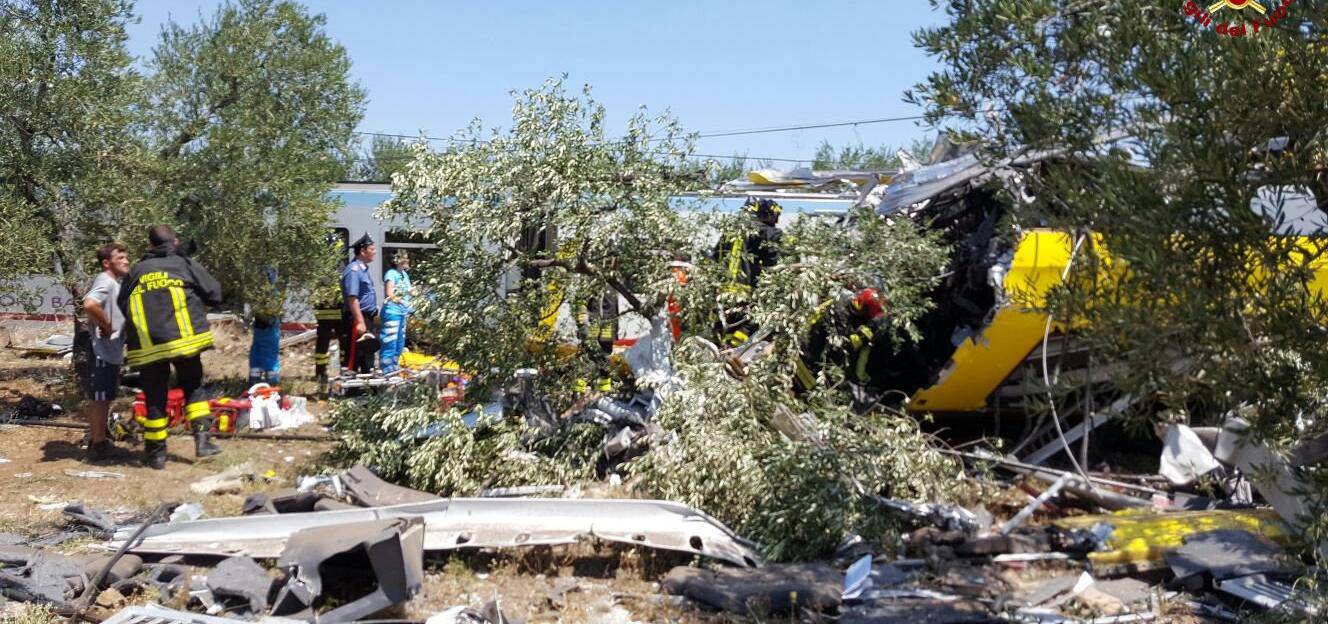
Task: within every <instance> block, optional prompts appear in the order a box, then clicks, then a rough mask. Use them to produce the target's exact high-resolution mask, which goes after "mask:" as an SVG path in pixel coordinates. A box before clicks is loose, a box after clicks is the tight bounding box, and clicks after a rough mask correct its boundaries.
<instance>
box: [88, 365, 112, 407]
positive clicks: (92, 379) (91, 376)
mask: <svg viewBox="0 0 1328 624" xmlns="http://www.w3.org/2000/svg"><path fill="white" fill-rule="evenodd" d="M119 390H120V365H119V364H111V363H108V362H106V361H105V360H102V359H101V358H97V357H93V358H92V366H91V368H90V371H89V373H88V400H90V401H113V400H115V395H116V393H117V392H119Z"/></svg>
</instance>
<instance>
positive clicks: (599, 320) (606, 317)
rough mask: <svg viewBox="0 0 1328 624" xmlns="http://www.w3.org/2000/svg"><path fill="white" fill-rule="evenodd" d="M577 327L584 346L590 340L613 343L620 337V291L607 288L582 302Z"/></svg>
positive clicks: (603, 343)
mask: <svg viewBox="0 0 1328 624" xmlns="http://www.w3.org/2000/svg"><path fill="white" fill-rule="evenodd" d="M576 329H577V338H579V339H580V340H581V343H582V347H585V345H586V344H587V343H588V342H590V341H596V342H599V343H600V344H601V345H611V344H613V341H614V340H617V339H618V292H617V291H614V290H607V291H605V292H603V293H601V294H600V295H599V296H593V297H590V298H589V299H588V300H587V301H586V302H585V303H582V304H581V306H580V309H579V310H577V313H576Z"/></svg>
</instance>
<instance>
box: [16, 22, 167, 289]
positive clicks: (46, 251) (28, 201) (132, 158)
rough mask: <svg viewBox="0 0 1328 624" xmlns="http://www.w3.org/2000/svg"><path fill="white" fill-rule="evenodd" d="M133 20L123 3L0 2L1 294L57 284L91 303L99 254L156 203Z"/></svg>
mask: <svg viewBox="0 0 1328 624" xmlns="http://www.w3.org/2000/svg"><path fill="white" fill-rule="evenodd" d="M129 12H130V4H129V3H128V2H124V1H119V0H72V1H68V2H66V1H63V0H61V1H58V2H57V1H55V0H4V1H3V2H0V59H3V61H2V62H0V83H2V84H4V85H5V87H4V88H3V89H0V289H3V290H5V291H12V289H14V288H15V287H16V283H17V280H19V279H22V278H25V277H27V276H31V275H48V276H54V277H56V278H57V280H58V282H59V284H60V285H61V286H63V287H64V288H65V289H67V290H68V291H69V293H70V295H72V296H73V298H74V299H75V300H78V299H81V295H82V293H83V291H84V289H86V288H87V285H88V283H89V282H90V276H91V275H92V274H93V273H95V272H96V269H95V265H94V262H93V256H92V253H91V252H92V249H93V248H95V246H96V245H97V244H99V243H101V242H104V241H105V240H108V239H110V238H113V237H115V236H116V234H117V230H118V226H119V225H120V224H121V223H122V222H123V220H124V217H125V215H126V214H131V213H133V212H134V211H135V210H136V209H138V208H141V207H142V206H143V204H145V203H146V202H145V198H144V197H143V193H142V186H141V180H142V178H141V177H140V176H138V175H137V174H139V173H141V170H142V166H143V161H144V158H143V156H144V155H143V150H142V146H141V144H140V142H139V141H137V139H136V137H135V135H134V133H133V128H134V124H135V122H136V116H135V115H136V113H137V111H138V110H139V104H140V100H139V95H138V94H139V92H140V90H141V88H142V85H141V81H140V79H139V78H138V76H137V75H135V73H134V72H133V71H132V70H131V68H130V64H131V60H132V59H131V57H130V56H129V54H128V53H127V52H126V51H125V47H124V42H125V39H126V35H125V31H124V23H125V21H126V20H127V19H128V18H129V14H130V13H129Z"/></svg>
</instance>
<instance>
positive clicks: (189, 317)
mask: <svg viewBox="0 0 1328 624" xmlns="http://www.w3.org/2000/svg"><path fill="white" fill-rule="evenodd" d="M148 242H149V244H150V245H151V246H152V248H151V249H149V250H148V252H147V253H146V254H144V256H143V258H142V259H140V260H139V261H138V263H136V264H135V265H134V266H133V267H132V268H131V269H130V270H129V274H128V275H126V276H125V278H124V284H123V286H122V287H121V289H120V294H119V296H118V297H116V305H118V306H119V307H120V310H121V311H122V312H123V313H124V315H125V318H126V319H128V320H129V323H128V326H127V328H126V329H128V331H126V332H125V333H126V334H127V335H126V344H127V346H128V352H127V353H126V354H125V363H126V364H128V365H129V366H130V367H131V368H134V369H137V370H138V371H139V374H140V380H141V381H140V383H141V384H142V387H143V394H144V398H145V401H146V403H147V418H146V419H145V420H144V421H143V425H144V428H145V431H144V433H143V446H144V451H145V454H146V458H145V463H146V464H147V465H148V466H150V467H152V468H154V469H157V470H160V469H163V468H165V467H166V427H167V425H169V424H170V421H169V419H168V417H167V415H166V399H167V393H168V392H169V390H170V376H171V368H172V367H174V368H175V377H176V383H177V385H178V386H179V387H180V389H181V390H183V391H184V395H185V401H186V403H185V408H184V411H185V416H186V417H187V418H188V419H189V426H190V428H191V429H193V432H194V454H195V456H197V457H207V456H209V455H215V454H217V453H220V452H221V449H219V448H217V446H216V445H214V444H213V443H212V441H211V430H212V412H211V410H210V409H209V407H208V401H207V398H206V396H205V395H204V392H203V389H202V385H203V361H202V359H201V358H200V354H201V353H202V352H203V351H206V350H208V349H211V348H212V331H211V328H210V327H209V326H208V320H207V306H209V305H217V304H219V303H221V286H220V285H219V284H218V283H217V280H215V279H213V278H212V275H210V274H209V273H208V272H207V269H205V268H203V266H202V265H200V264H198V263H197V262H194V261H193V260H191V259H190V258H189V257H187V256H186V255H185V254H184V252H183V251H182V250H181V249H180V248H179V241H178V240H177V239H176V237H175V232H174V231H173V230H172V229H171V228H170V226H167V225H154V226H152V227H151V228H148Z"/></svg>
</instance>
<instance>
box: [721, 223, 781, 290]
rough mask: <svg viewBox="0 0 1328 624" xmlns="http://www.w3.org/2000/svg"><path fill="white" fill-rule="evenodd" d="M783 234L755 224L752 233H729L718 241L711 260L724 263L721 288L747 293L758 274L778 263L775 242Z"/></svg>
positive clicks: (759, 275) (768, 226)
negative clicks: (724, 281)
mask: <svg viewBox="0 0 1328 624" xmlns="http://www.w3.org/2000/svg"><path fill="white" fill-rule="evenodd" d="M782 238H783V232H781V231H780V229H779V228H778V227H775V226H773V225H767V224H764V223H760V224H757V226H756V231H755V232H752V233H747V234H743V233H737V232H733V233H729V234H725V235H724V236H722V237H720V240H719V244H718V245H716V246H715V252H714V259H715V260H718V261H720V262H723V263H724V270H725V273H726V274H727V275H728V280H727V282H728V283H727V284H726V285H725V288H727V289H730V290H738V291H741V292H751V289H753V288H755V287H756V283H757V282H758V281H759V280H760V278H761V272H762V271H764V270H765V269H768V268H770V267H773V266H775V264H777V263H778V262H779V242H780V239H782Z"/></svg>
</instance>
